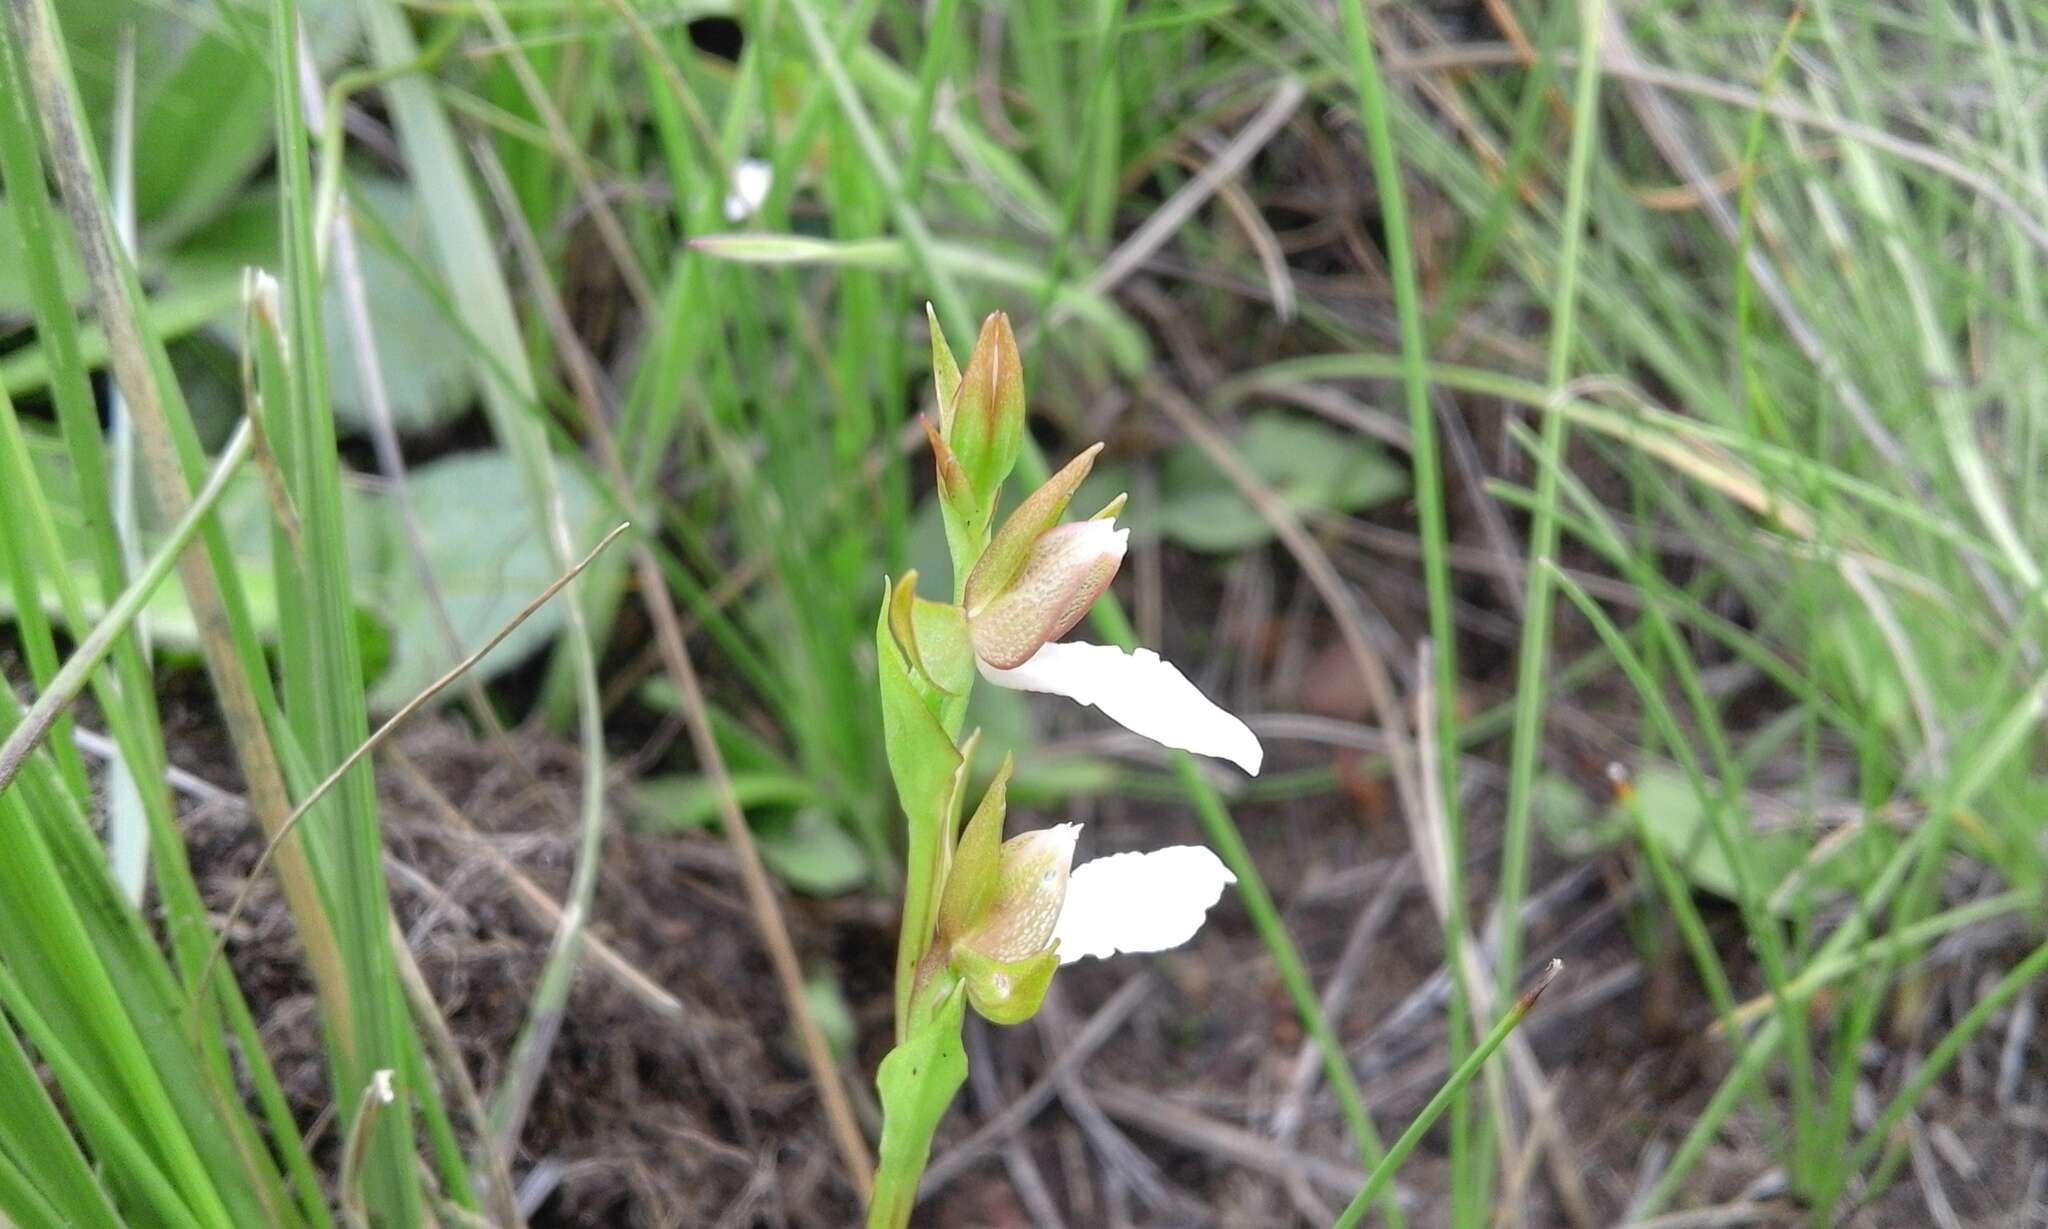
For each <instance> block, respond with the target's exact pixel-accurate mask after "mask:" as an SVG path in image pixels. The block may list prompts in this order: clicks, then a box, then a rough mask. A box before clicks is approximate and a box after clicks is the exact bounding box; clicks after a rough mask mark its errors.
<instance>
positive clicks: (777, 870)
mask: <svg viewBox="0 0 2048 1229" xmlns="http://www.w3.org/2000/svg"><path fill="white" fill-rule="evenodd" d="M754 845H755V847H756V848H758V849H759V850H760V851H761V862H762V864H763V865H765V866H767V868H768V869H769V870H770V871H772V872H774V874H775V875H776V876H777V877H778V878H780V879H781V880H782V881H783V882H784V883H786V884H788V885H789V886H790V887H792V888H795V889H796V890H797V891H799V892H802V893H805V894H806V895H809V896H839V895H843V894H845V893H847V892H851V891H853V890H854V889H855V888H858V887H860V886H861V885H862V884H865V883H866V882H867V881H868V875H869V870H870V868H869V866H868V857H867V854H866V853H865V852H864V851H862V849H861V847H860V843H859V842H858V841H855V840H854V839H853V837H852V836H850V835H848V834H847V831H846V828H845V826H844V825H841V824H836V823H833V822H832V818H831V816H830V815H829V814H827V813H826V812H825V811H823V810H822V809H820V808H817V807H805V808H803V809H802V810H800V811H797V812H796V813H795V814H794V815H791V816H789V817H787V818H786V819H783V820H782V821H781V822H779V823H769V824H762V825H760V826H758V827H756V828H755V830H754Z"/></svg>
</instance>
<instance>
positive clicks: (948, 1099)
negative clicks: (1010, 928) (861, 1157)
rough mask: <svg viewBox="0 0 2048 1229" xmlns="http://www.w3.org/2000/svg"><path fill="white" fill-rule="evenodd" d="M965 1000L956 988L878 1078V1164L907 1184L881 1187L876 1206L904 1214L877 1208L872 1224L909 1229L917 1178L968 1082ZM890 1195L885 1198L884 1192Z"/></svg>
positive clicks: (886, 1062)
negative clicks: (893, 1203) (885, 1204)
mask: <svg viewBox="0 0 2048 1229" xmlns="http://www.w3.org/2000/svg"><path fill="white" fill-rule="evenodd" d="M966 1008H967V995H966V991H965V989H964V988H963V987H961V986H959V985H958V984H957V983H956V984H955V985H954V986H953V987H952V988H951V990H950V991H949V992H948V993H947V994H946V995H945V997H944V998H943V999H941V1000H940V1001H939V1003H938V1004H937V1006H936V1008H935V1009H934V1010H933V1011H932V1013H931V1014H930V1015H929V1016H928V1017H927V1018H925V1019H924V1020H923V1021H922V1022H921V1023H920V1024H919V1026H918V1027H917V1028H916V1029H915V1030H914V1031H912V1032H911V1033H910V1035H909V1036H907V1037H905V1038H904V1039H903V1042H902V1044H900V1045H898V1046H897V1047H896V1048H895V1049H893V1050H891V1051H889V1053H888V1055H887V1056H886V1057H884V1058H883V1059H882V1066H881V1069H880V1070H879V1071H877V1072H876V1073H875V1091H877V1092H878V1093H880V1094H881V1098H882V1144H881V1148H880V1150H879V1153H880V1155H879V1156H878V1158H877V1161H878V1167H879V1169H880V1171H881V1174H882V1175H901V1176H903V1177H904V1178H906V1179H907V1180H904V1181H896V1182H889V1181H882V1180H878V1182H877V1191H878V1193H877V1195H876V1200H877V1202H878V1203H880V1202H881V1201H882V1200H884V1199H887V1198H895V1199H900V1200H902V1201H903V1206H901V1207H900V1208H897V1207H891V1208H881V1207H878V1208H877V1209H876V1210H875V1212H874V1214H873V1215H872V1216H871V1217H870V1220H869V1223H870V1224H887V1225H907V1224H909V1223H910V1207H909V1205H910V1203H911V1202H912V1201H914V1200H915V1199H916V1197H917V1181H916V1176H917V1175H918V1174H921V1173H923V1172H924V1167H925V1162H927V1161H928V1160H930V1159H931V1153H932V1135H933V1134H934V1133H936V1132H937V1131H938V1129H939V1123H940V1121H941V1120H943V1119H944V1118H945V1116H946V1110H947V1108H948V1107H949V1106H951V1105H952V1104H953V1097H954V1096H955V1095H956V1094H957V1093H958V1092H959V1091H960V1085H962V1084H964V1083H966V1082H967V1050H966V1047H964V1046H963V1045H961V1042H960V1026H961V1023H962V1021H963V1020H964V1018H965V1015H966ZM883 1191H886V1192H889V1193H888V1194H886V1195H885V1194H882V1193H880V1192H883Z"/></svg>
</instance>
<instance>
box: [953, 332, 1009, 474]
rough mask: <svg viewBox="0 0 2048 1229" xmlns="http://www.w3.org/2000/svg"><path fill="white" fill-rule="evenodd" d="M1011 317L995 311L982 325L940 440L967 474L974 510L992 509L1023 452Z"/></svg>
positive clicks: (954, 395)
mask: <svg viewBox="0 0 2048 1229" xmlns="http://www.w3.org/2000/svg"><path fill="white" fill-rule="evenodd" d="M1019 362H1020V360H1019V359H1018V356H1017V337H1016V334H1014V333H1012V332H1011V331H1010V318H1009V317H1008V316H1006V315H1004V314H1003V313H1002V312H995V313H993V314H991V315H990V316H989V318H988V319H986V320H984V321H982V324H981V336H980V337H978V338H976V339H975V342H974V352H973V353H972V354H969V355H968V356H967V367H966V369H965V370H963V371H962V372H961V373H960V384H959V387H958V388H956V389H955V390H954V393H953V412H952V414H951V415H949V416H947V421H946V430H945V438H946V443H948V444H950V445H951V446H952V448H953V455H954V456H956V457H958V458H960V465H961V467H962V468H963V469H965V470H966V471H967V480H968V483H969V484H970V486H971V487H972V488H973V491H974V499H975V502H976V504H977V505H979V506H980V507H982V508H986V509H993V508H994V507H995V506H996V491H997V489H998V488H1000V487H1001V486H1002V485H1003V480H1004V479H1005V478H1008V477H1009V476H1010V469H1011V467H1012V466H1014V465H1016V464H1017V454H1018V452H1020V451H1021V450H1022V449H1023V447H1024V372H1023V368H1022V367H1021V366H1020V365H1019Z"/></svg>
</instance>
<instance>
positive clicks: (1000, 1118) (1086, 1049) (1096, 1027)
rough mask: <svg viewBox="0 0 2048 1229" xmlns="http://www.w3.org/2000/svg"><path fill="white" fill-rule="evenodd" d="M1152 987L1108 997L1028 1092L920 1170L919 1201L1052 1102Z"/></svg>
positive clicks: (1145, 984)
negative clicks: (1070, 1075) (1061, 1086)
mask: <svg viewBox="0 0 2048 1229" xmlns="http://www.w3.org/2000/svg"><path fill="white" fill-rule="evenodd" d="M1155 985H1156V982H1155V981H1154V979H1153V976H1152V974H1150V973H1140V974H1138V975H1137V976H1136V977H1133V978H1131V980H1129V981H1127V982H1125V983H1124V984H1123V985H1122V986H1121V987H1119V988H1118V989H1117V992H1116V993H1115V994H1112V995H1110V996H1109V999H1108V1001H1106V1002H1105V1003H1103V1005H1102V1006H1101V1007H1098V1008H1097V1009H1096V1010H1095V1014H1094V1015H1092V1016H1090V1017H1089V1018H1088V1022H1087V1023H1086V1024H1084V1025H1082V1026H1081V1030H1080V1031H1079V1032H1078V1033H1076V1034H1074V1040H1073V1042H1072V1043H1071V1044H1070V1045H1068V1046H1067V1048H1066V1049H1064V1050H1062V1051H1060V1055H1059V1057H1058V1058H1055V1059H1054V1060H1053V1061H1052V1065H1051V1066H1050V1067H1048V1068H1046V1069H1045V1070H1044V1071H1041V1072H1039V1075H1038V1078H1037V1079H1036V1080H1033V1081H1032V1083H1031V1086H1030V1087H1029V1088H1026V1089H1025V1090H1024V1091H1023V1092H1022V1093H1020V1094H1018V1096H1017V1098H1016V1099H1015V1100H1013V1101H1011V1102H1010V1103H1009V1104H1008V1105H1006V1106H1004V1107H1003V1108H1002V1110H1001V1111H1000V1112H998V1113H997V1114H995V1115H994V1116H993V1117H991V1118H989V1119H988V1120H987V1121H986V1122H984V1123H982V1124H981V1126H979V1127H977V1128H976V1129H975V1131H974V1134H972V1135H970V1136H968V1137H967V1138H966V1139H964V1140H962V1141H960V1142H959V1143H957V1144H955V1145H953V1147H951V1148H949V1149H947V1150H946V1151H945V1152H943V1153H941V1154H940V1155H939V1156H937V1157H936V1158H934V1159H933V1161H932V1163H931V1165H929V1166H928V1167H926V1169H925V1171H924V1178H923V1180H922V1181H921V1182H919V1183H918V1188H917V1193H918V1196H919V1198H922V1199H929V1198H931V1196H932V1195H933V1194H934V1193H935V1192H937V1191H938V1190H939V1189H940V1188H941V1187H943V1186H945V1185H946V1184H947V1183H948V1182H951V1181H952V1180H953V1179H955V1178H957V1177H959V1176H960V1175H961V1174H963V1173H965V1172H967V1169H968V1167H970V1166H971V1165H973V1164H974V1163H975V1162H976V1161H978V1160H980V1159H981V1158H982V1156H983V1155H984V1154H986V1153H987V1152H988V1151H989V1150H990V1149H991V1148H995V1147H998V1146H999V1145H1001V1143H1002V1142H1003V1141H1004V1140H1005V1139H1008V1138H1009V1137H1010V1136H1011V1135H1012V1134H1013V1133H1015V1132H1016V1131H1018V1130H1020V1129H1021V1128H1022V1127H1023V1126H1024V1125H1025V1124H1026V1123H1028V1122H1030V1121H1031V1118H1032V1116H1033V1115H1035V1114H1036V1113H1038V1111H1039V1110H1041V1109H1043V1108H1045V1106H1046V1105H1047V1104H1048V1103H1049V1102H1051V1100H1052V1098H1053V1094H1054V1093H1055V1091H1056V1090H1057V1087H1058V1081H1059V1079H1060V1077H1061V1076H1062V1075H1065V1074H1068V1073H1071V1072H1076V1071H1079V1070H1080V1069H1081V1065H1082V1064H1083V1063H1086V1062H1087V1061H1088V1059H1089V1058H1090V1057H1092V1056H1093V1055H1094V1053H1095V1051H1097V1050H1099V1049H1101V1048H1102V1046H1103V1043H1104V1042H1107V1041H1108V1040H1109V1039H1110V1037H1112V1036H1114V1035H1115V1033H1116V1031H1117V1030H1118V1029H1120V1028H1122V1027H1123V1025H1124V1021H1126V1020H1128V1019H1130V1016H1131V1013H1132V1012H1134V1011H1136V1010H1137V1009H1138V1005H1139V1004H1140V1003H1142V1002H1144V1001H1145V1000H1146V999H1147V998H1149V997H1151V994H1152V991H1153V988H1154V986H1155Z"/></svg>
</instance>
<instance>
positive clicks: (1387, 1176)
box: [1332, 960, 1564, 1229]
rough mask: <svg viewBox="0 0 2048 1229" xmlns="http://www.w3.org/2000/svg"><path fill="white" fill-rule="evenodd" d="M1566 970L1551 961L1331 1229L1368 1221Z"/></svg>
mask: <svg viewBox="0 0 2048 1229" xmlns="http://www.w3.org/2000/svg"><path fill="white" fill-rule="evenodd" d="M1563 968H1564V961H1562V960H1553V961H1551V962H1550V965H1549V967H1548V968H1546V969H1544V970H1543V974H1542V976H1540V977H1538V978H1537V979H1536V984H1535V985H1533V986H1531V987H1529V989H1528V990H1527V991H1525V992H1523V994H1522V997H1521V998H1519V999H1516V1000H1515V1005H1514V1007H1513V1008H1511V1009H1510V1010H1509V1011H1508V1014H1506V1015H1504V1016H1502V1017H1501V1018H1500V1023H1498V1024H1496V1025H1494V1026H1493V1031H1492V1032H1490V1033H1488V1034H1487V1035H1486V1040H1484V1041H1482V1042H1480V1043H1479V1048H1478V1049H1475V1050H1473V1051H1472V1053H1471V1054H1470V1055H1468V1056H1467V1057H1466V1059H1465V1061H1464V1062H1463V1063H1462V1064H1460V1065H1459V1067H1458V1069H1457V1070H1456V1071H1453V1072H1452V1073H1451V1078H1450V1079H1449V1080H1447V1081H1445V1082H1444V1086H1443V1087H1442V1088H1439V1089H1437V1090H1436V1095H1435V1096H1434V1097H1431V1098H1430V1099H1429V1104H1428V1105H1425V1106H1423V1107H1422V1112H1421V1113H1420V1114H1417V1115H1416V1116H1415V1121H1414V1122H1411V1123H1409V1124H1408V1129H1407V1130H1406V1131H1403V1132H1401V1138H1399V1139H1397V1140H1395V1141H1394V1146H1393V1147H1392V1148H1389V1149H1387V1155H1386V1156H1385V1158H1383V1159H1382V1160H1381V1161H1380V1163H1379V1164H1378V1165H1375V1166H1374V1167H1373V1171H1372V1173H1371V1175H1370V1176H1368V1177H1367V1178H1366V1180H1365V1185H1364V1186H1363V1187H1361V1188H1360V1189H1359V1192H1358V1194H1356V1195H1354V1196H1353V1197H1352V1199H1351V1202H1350V1203H1349V1204H1347V1205H1346V1206H1345V1208H1344V1214H1343V1215H1342V1216H1339V1217H1338V1218H1337V1223H1336V1224H1335V1225H1334V1226H1332V1229H1352V1226H1354V1225H1356V1224H1358V1223H1359V1222H1360V1221H1362V1220H1364V1219H1365V1213H1366V1209H1368V1208H1370V1207H1372V1203H1373V1200H1375V1199H1377V1198H1379V1196H1380V1195H1381V1193H1382V1192H1384V1191H1385V1190H1386V1189H1387V1186H1388V1184H1389V1183H1391V1182H1393V1180H1394V1175H1395V1173H1397V1172H1399V1170H1400V1168H1401V1162H1403V1161H1405V1160H1407V1159H1408V1154H1409V1153H1411V1152H1413V1151H1415V1145H1417V1144H1419V1143H1421V1142H1422V1137H1423V1136H1424V1135H1426V1134H1428V1133H1429V1128H1430V1127H1431V1126H1433V1125H1435V1123H1436V1120H1437V1119H1438V1118H1440V1117H1442V1116H1443V1112H1444V1111H1445V1110H1447V1109H1449V1108H1450V1106H1451V1102H1452V1101H1454V1100H1456V1099H1457V1097H1458V1094H1459V1093H1462V1092H1463V1091H1465V1085H1467V1084H1470V1083H1471V1082H1472V1077H1473V1076H1475V1075H1478V1074H1479V1069H1480V1068H1481V1067H1483V1066H1485V1065H1486V1060H1487V1059H1489V1058H1491V1057H1493V1052H1494V1051H1495V1050H1498V1049H1500V1044H1501V1042H1503V1041H1506V1040H1507V1039H1508V1034H1509V1033H1512V1032H1514V1031H1515V1028H1516V1026H1517V1025H1519V1024H1521V1022H1522V1018H1523V1017H1524V1016H1526V1015H1528V1014H1529V1013H1530V1011H1532V1010H1534V1009H1535V1007H1536V1000H1537V999H1538V998H1540V997H1542V995H1543V991H1544V989H1545V988H1546V987H1547V986H1549V985H1550V983H1551V982H1552V981H1553V980H1555V979H1556V977H1557V975H1558V972H1559V971H1560V970H1561V969H1563Z"/></svg>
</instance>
